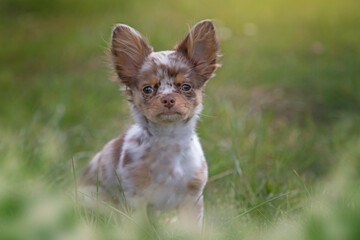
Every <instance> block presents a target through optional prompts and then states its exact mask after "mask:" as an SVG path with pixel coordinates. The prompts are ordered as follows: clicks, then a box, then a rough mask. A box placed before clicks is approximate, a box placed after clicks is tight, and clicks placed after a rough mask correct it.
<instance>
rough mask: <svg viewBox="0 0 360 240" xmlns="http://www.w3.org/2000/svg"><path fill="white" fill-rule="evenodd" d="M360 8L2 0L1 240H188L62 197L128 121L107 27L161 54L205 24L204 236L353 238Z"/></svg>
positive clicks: (359, 141)
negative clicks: (212, 42) (215, 58)
mask: <svg viewBox="0 0 360 240" xmlns="http://www.w3.org/2000/svg"><path fill="white" fill-rule="evenodd" d="M359 11H360V4H359V3H358V1H356V0H345V1H335V0H330V1H329V0H327V1H325V0H318V1H310V0H303V1H298V0H294V1H291V2H289V1H282V0H269V1H266V2H263V1H243V0H241V1H234V0H227V1H225V2H221V3H220V2H219V1H213V0H210V1H204V0H200V1H196V2H195V1H190V0H185V1H145V0H142V1H114V0H103V1H101V2H97V1H93V0H90V1H81V0H79V1H68V0H65V1H59V0H54V1H44V0H33V1H25V0H4V1H1V2H0V35H1V38H0V45H1V46H2V47H1V48H0V66H1V67H0V102H1V103H0V136H1V138H0V236H1V238H2V239H55V238H70V239H71V238H74V239H79V238H88V239H91V238H94V239H99V238H100V239H118V238H120V239H169V238H170V239H188V238H190V239H191V238H195V239H197V238H196V236H191V235H186V234H184V233H179V232H177V231H176V230H169V229H170V228H167V227H165V228H161V227H160V228H159V229H157V230H156V231H155V230H154V229H151V228H150V229H148V228H147V227H148V226H146V224H145V223H143V222H142V220H141V219H140V220H139V219H136V217H134V218H132V219H133V220H134V221H135V222H136V223H137V224H138V226H137V225H136V224H132V223H131V222H132V221H123V222H122V223H119V221H118V219H117V218H118V217H119V216H120V215H121V213H119V212H118V210H116V209H113V211H110V212H111V213H109V214H108V215H104V216H102V215H98V214H96V213H95V212H86V211H85V210H84V209H81V207H79V206H78V205H77V204H76V201H75V197H74V195H73V192H74V183H75V180H74V179H76V176H78V174H79V173H80V172H81V170H82V169H83V167H84V166H85V165H86V164H87V162H88V161H89V159H90V158H91V157H92V156H93V154H94V153H95V152H96V151H97V150H99V149H100V148H101V147H102V146H103V144H104V143H105V142H107V141H108V140H109V139H111V138H112V137H115V136H116V135H118V134H120V133H121V132H122V131H123V130H125V129H126V128H127V127H128V126H129V125H130V124H131V122H132V120H131V118H130V115H129V110H128V107H127V104H126V102H125V99H124V97H123V96H122V94H121V93H120V92H119V91H118V88H119V86H118V85H117V84H115V83H113V82H110V81H109V79H110V75H111V71H110V70H109V66H108V63H107V60H106V57H105V55H106V54H105V53H106V49H107V47H108V41H109V36H110V32H111V27H112V26H113V25H114V24H115V23H119V22H121V23H126V24H129V25H131V26H133V27H134V28H136V29H137V30H139V31H140V32H141V33H143V34H144V35H145V36H146V37H147V38H148V39H149V40H150V42H151V44H152V45H153V46H154V49H155V50H164V49H169V48H172V47H173V45H174V44H175V43H176V42H177V41H179V40H180V39H181V38H182V37H183V36H184V35H185V33H186V31H187V30H188V26H190V25H192V24H194V23H195V22H197V21H199V20H202V19H205V18H212V19H216V25H217V29H218V32H219V35H220V38H221V49H222V54H223V58H222V64H223V67H222V68H221V69H219V70H218V72H217V76H216V78H214V79H212V80H210V82H209V83H208V84H207V90H206V98H205V107H204V111H203V115H202V117H201V121H200V122H199V124H198V133H199V136H200V138H201V142H202V145H203V148H204V151H205V154H206V158H207V161H208V165H209V174H210V181H209V183H208V184H207V187H206V189H205V192H204V199H205V208H206V213H205V215H206V228H205V235H204V236H203V238H205V239H359V238H360V232H359V230H358V229H359V227H358V226H359V224H360V214H359V213H360V206H359V202H360V194H359V187H358V186H359V172H360V164H359V163H360V161H359V160H360V137H359V133H360V114H359V113H360V93H359V92H360V79H359V76H360V68H359V66H360V45H359V44H358V39H360V32H359V31H358V28H359V25H360V15H359V14H358V13H359ZM75 189H76V188H75ZM99 204H101V203H99ZM84 212H85V213H84ZM139 226H140V228H145V230H141V229H139ZM19 228H20V229H21V231H20V230H19ZM149 235H150V236H149Z"/></svg>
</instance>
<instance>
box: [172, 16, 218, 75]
mask: <svg viewBox="0 0 360 240" xmlns="http://www.w3.org/2000/svg"><path fill="white" fill-rule="evenodd" d="M175 50H176V51H178V52H180V53H182V54H184V55H185V56H186V57H187V58H188V59H189V60H190V62H191V63H192V64H193V65H194V68H195V70H196V72H197V74H198V75H199V77H200V78H201V80H202V81H203V82H205V81H206V80H208V79H209V78H211V77H213V76H214V71H215V70H216V69H217V68H218V67H219V66H220V65H219V64H218V54H219V41H218V40H217V38H216V34H215V27H214V24H213V23H212V21H210V20H204V21H201V22H199V23H197V24H196V25H195V26H194V27H192V28H191V29H190V31H189V33H188V35H187V36H186V37H185V38H184V39H183V40H182V41H181V42H180V43H179V44H178V45H176V46H175Z"/></svg>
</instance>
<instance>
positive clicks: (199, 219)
mask: <svg viewBox="0 0 360 240" xmlns="http://www.w3.org/2000/svg"><path fill="white" fill-rule="evenodd" d="M177 213H178V217H179V221H180V224H183V225H184V227H186V228H194V226H195V227H196V228H197V229H201V227H202V224H203V216H204V200H203V196H202V195H200V196H198V195H192V194H187V195H186V196H185V197H184V199H183V201H182V203H181V204H180V205H179V207H178V208H177Z"/></svg>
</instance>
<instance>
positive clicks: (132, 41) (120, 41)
mask: <svg viewBox="0 0 360 240" xmlns="http://www.w3.org/2000/svg"><path fill="white" fill-rule="evenodd" d="M218 49H219V43H218V40H217V38H216V35H215V28H214V25H213V23H212V22H211V21H208V20H205V21H202V22H199V23H197V24H196V25H195V26H194V27H193V28H191V29H190V31H189V33H188V34H187V36H186V37H185V38H184V39H183V40H182V41H181V42H180V43H179V44H177V45H176V46H175V48H174V50H172V51H161V52H153V50H152V47H151V46H150V45H148V43H147V42H146V41H145V40H144V39H143V38H142V37H141V35H140V34H139V33H138V32H137V31H135V30H134V29H133V28H131V27H129V26H127V25H123V24H118V25H116V26H115V28H114V30H113V35H112V42H111V54H112V59H113V64H114V67H115V71H116V74H117V76H118V79H119V81H121V82H122V83H123V84H125V85H126V88H127V93H128V95H129V101H130V102H131V103H132V104H133V106H134V107H135V108H136V109H137V110H139V111H141V113H142V114H143V115H144V116H145V117H146V118H147V119H148V120H150V121H152V122H155V123H160V124H165V123H174V122H178V121H181V120H186V119H188V118H190V117H192V116H193V115H194V114H195V112H196V109H197V107H198V106H199V105H200V104H201V102H202V99H203V94H204V86H205V83H206V81H207V80H208V79H210V78H211V77H213V76H214V71H215V70H216V68H217V67H218V66H219V65H218Z"/></svg>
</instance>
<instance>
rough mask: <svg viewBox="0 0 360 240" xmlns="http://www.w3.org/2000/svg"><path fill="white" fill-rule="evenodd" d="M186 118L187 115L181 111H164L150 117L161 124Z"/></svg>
mask: <svg viewBox="0 0 360 240" xmlns="http://www.w3.org/2000/svg"><path fill="white" fill-rule="evenodd" d="M184 119H185V115H184V114H182V113H180V112H162V113H159V114H157V115H156V116H152V117H150V120H152V121H153V122H156V123H159V124H173V123H177V122H179V121H181V120H184Z"/></svg>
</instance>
